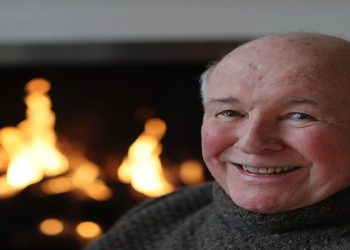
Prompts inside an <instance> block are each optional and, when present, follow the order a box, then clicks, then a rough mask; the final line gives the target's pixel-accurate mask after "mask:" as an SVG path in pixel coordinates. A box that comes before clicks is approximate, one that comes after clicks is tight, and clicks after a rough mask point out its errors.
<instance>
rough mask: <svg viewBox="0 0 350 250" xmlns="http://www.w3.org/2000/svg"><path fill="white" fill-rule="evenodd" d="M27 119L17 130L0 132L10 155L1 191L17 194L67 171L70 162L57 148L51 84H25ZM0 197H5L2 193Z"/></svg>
mask: <svg viewBox="0 0 350 250" xmlns="http://www.w3.org/2000/svg"><path fill="white" fill-rule="evenodd" d="M26 90H27V92H28V93H27V96H26V97H25V103H26V106H27V110H26V115H27V118H26V119H25V120H24V121H22V122H21V123H20V124H18V126H17V127H5V128H2V129H1V130H0V143H1V145H2V147H3V151H4V152H6V154H7V155H8V167H7V174H6V182H5V181H4V180H3V179H2V181H1V182H0V187H1V188H5V187H6V188H7V189H8V190H11V192H12V193H15V192H14V191H15V190H20V189H23V188H25V187H27V186H28V185H30V184H33V183H36V182H39V181H40V180H42V179H43V178H44V177H45V176H53V175H58V174H61V173H64V172H66V171H67V170H68V160H67V158H66V157H65V156H63V154H62V153H60V151H59V150H58V149H57V147H56V143H57V138H56V134H55V131H54V124H55V114H54V113H53V111H52V110H51V101H50V99H49V97H48V96H47V92H48V91H49V90H50V83H49V82H48V81H46V80H44V79H34V80H32V81H30V82H29V83H27V85H26ZM0 196H6V194H5V193H0Z"/></svg>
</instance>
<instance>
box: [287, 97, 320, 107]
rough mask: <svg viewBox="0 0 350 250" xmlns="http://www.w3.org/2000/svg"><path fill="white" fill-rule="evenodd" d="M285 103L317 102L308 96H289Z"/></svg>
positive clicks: (316, 104)
mask: <svg viewBox="0 0 350 250" xmlns="http://www.w3.org/2000/svg"><path fill="white" fill-rule="evenodd" d="M285 103H286V104H309V105H312V106H318V105H319V103H318V102H317V101H315V100H313V99H309V98H289V99H287V100H286V102H285Z"/></svg>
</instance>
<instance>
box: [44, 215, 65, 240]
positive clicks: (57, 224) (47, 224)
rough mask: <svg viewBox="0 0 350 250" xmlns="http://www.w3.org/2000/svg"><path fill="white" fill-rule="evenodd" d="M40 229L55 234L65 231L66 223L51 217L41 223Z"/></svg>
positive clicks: (51, 234)
mask: <svg viewBox="0 0 350 250" xmlns="http://www.w3.org/2000/svg"><path fill="white" fill-rule="evenodd" d="M39 229H40V231H41V232H42V233H43V234H45V235H48V236H55V235H59V234H60V233H62V232H63V230H64V224H63V222H62V221H61V220H59V219H55V218H49V219H45V220H43V221H42V222H41V223H40V224H39Z"/></svg>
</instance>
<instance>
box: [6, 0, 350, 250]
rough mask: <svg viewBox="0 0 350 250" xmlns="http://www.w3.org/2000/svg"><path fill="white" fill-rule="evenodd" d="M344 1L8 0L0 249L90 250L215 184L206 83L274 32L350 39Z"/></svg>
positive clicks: (347, 9) (346, 2)
mask: <svg viewBox="0 0 350 250" xmlns="http://www.w3.org/2000/svg"><path fill="white" fill-rule="evenodd" d="M349 8H350V2H348V1H346V0H334V1H325V0H309V1H301V0H295V1H288V2H286V1H284V2H283V1H278V0H217V1H208V0H187V1H184V0H177V1H169V0H163V1H159V0H148V1H140V0H129V1H117V0H114V1H112V0H99V1H92V0H85V1H82V0H70V1H67V0H61V1H49V0H46V1H44V0H26V1H20V0H11V1H8V0H0V76H1V81H0V82H1V84H0V87H1V90H0V97H1V98H0V221H1V223H0V249H5V250H7V249H11V250H12V249H14V250H20V249H52V250H55V249H81V248H83V247H84V246H85V245H86V244H88V243H89V242H91V241H92V240H95V239H96V238H98V237H99V236H100V235H101V234H102V233H103V232H105V231H106V230H108V228H109V227H110V226H111V225H112V224H113V223H114V221H115V220H117V219H118V218H119V217H120V216H121V215H122V214H123V213H124V212H125V211H126V210H127V209H129V208H131V207H132V206H134V205H136V204H138V203H140V202H142V201H143V200H145V199H148V198H151V197H156V196H159V195H162V194H165V193H168V192H171V191H172V190H174V189H176V188H180V187H185V186H190V185H197V184H199V183H202V182H204V181H207V180H210V179H211V177H210V175H209V174H208V172H207V170H206V169H205V167H204V164H203V161H202V159H201V149H200V126H201V117H202V108H201V100H200V96H199V84H198V79H199V77H200V74H201V72H203V70H205V68H206V67H207V65H208V64H209V63H211V62H214V61H216V60H218V59H219V58H220V57H221V56H223V55H224V54H225V53H227V52H228V51H230V50H232V49H233V48H235V47H236V46H238V45H240V44H242V43H244V42H246V41H249V40H251V39H253V38H256V37H259V36H261V35H266V34H271V33H276V32H292V31H306V32H322V33H326V34H331V35H336V36H340V37H343V38H347V39H349V38H350V29H349V26H348V23H349V21H350V17H349V15H348V12H349Z"/></svg>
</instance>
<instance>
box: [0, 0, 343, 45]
mask: <svg viewBox="0 0 350 250" xmlns="http://www.w3.org/2000/svg"><path fill="white" fill-rule="evenodd" d="M349 13H350V1H348V0H172V1H171V0H0V44H28V43H69V42H91V41H92V42H106V41H107V42H108V41H112V42H113V41H114V42H115V41H130V40H133V41H135V40H170V39H177V40H186V39H232V38H240V37H243V38H250V37H255V36H258V35H262V34H266V33H274V32H287V31H312V32H323V33H328V34H334V35H338V36H342V37H345V38H349V39H350V14H349Z"/></svg>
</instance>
